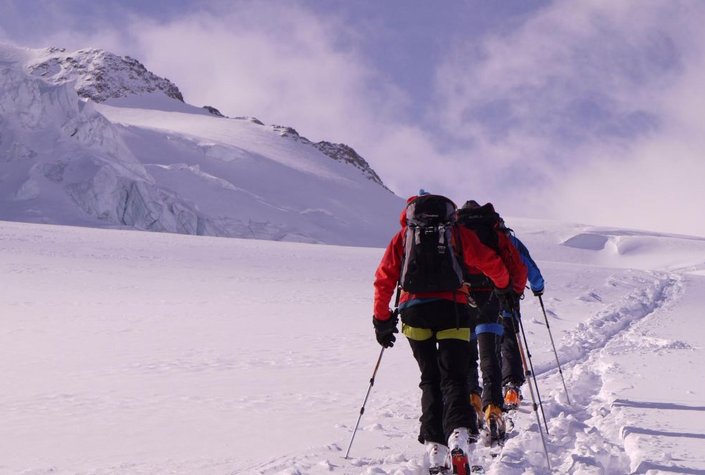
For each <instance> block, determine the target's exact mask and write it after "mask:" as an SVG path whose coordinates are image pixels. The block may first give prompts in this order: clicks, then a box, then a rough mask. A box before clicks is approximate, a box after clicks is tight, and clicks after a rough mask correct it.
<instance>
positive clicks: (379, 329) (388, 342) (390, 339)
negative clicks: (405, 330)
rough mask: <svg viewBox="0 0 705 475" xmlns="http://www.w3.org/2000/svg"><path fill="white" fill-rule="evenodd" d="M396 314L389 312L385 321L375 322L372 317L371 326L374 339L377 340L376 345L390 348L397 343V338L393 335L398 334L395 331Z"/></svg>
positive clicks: (397, 330)
mask: <svg viewBox="0 0 705 475" xmlns="http://www.w3.org/2000/svg"><path fill="white" fill-rule="evenodd" d="M397 320H398V318H397V314H396V312H391V313H390V315H389V318H388V319H387V320H377V319H376V318H375V317H374V316H373V317H372V324H373V325H374V327H375V338H377V343H379V344H380V345H382V346H383V347H385V348H391V347H392V346H394V342H395V341H397V337H395V336H394V334H395V333H399V329H397Z"/></svg>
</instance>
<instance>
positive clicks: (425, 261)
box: [399, 195, 463, 293]
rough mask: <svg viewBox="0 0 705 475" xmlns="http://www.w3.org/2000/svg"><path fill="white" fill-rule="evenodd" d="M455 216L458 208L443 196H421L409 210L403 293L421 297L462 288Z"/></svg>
mask: <svg viewBox="0 0 705 475" xmlns="http://www.w3.org/2000/svg"><path fill="white" fill-rule="evenodd" d="M455 213H456V206H455V204H454V203H453V202H452V201H451V200H449V199H448V198H446V197H445V196H440V195H421V196H419V197H418V198H416V199H415V200H414V201H412V202H411V203H409V205H408V206H407V207H406V226H407V227H406V233H405V235H404V258H403V263H402V270H401V277H400V279H399V281H400V284H401V287H402V289H404V290H406V291H407V292H412V293H419V292H446V291H454V290H457V289H459V288H460V286H461V285H462V283H463V270H462V267H461V265H460V263H459V261H458V257H457V256H456V254H455V250H454V249H453V243H452V236H453V230H454V225H455V218H456V215H455Z"/></svg>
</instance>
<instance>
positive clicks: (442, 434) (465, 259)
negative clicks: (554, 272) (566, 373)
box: [373, 190, 544, 473]
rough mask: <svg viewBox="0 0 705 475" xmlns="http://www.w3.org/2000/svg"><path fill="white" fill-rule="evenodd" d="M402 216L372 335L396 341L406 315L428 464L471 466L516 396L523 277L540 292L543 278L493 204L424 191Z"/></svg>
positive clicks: (496, 434) (461, 469)
mask: <svg viewBox="0 0 705 475" xmlns="http://www.w3.org/2000/svg"><path fill="white" fill-rule="evenodd" d="M400 219H401V229H400V230H399V231H398V232H397V233H396V234H395V235H394V237H393V238H392V240H391V242H390V243H389V245H388V246H387V249H386V251H385V253H384V256H383V257H382V260H381V262H380V263H379V266H378V267H377V270H376V272H375V281H374V310H373V312H374V316H373V324H374V330H375V336H376V339H377V341H378V342H379V344H380V345H382V346H383V347H384V348H389V347H392V346H393V345H394V342H395V341H396V336H395V334H396V333H398V331H399V330H398V328H397V323H398V318H399V317H401V322H402V325H401V332H402V334H403V335H404V336H406V338H407V339H408V341H409V344H410V346H411V350H412V353H413V356H414V358H415V359H416V361H417V363H418V366H419V369H420V372H421V381H420V383H419V387H420V388H421V417H420V419H419V420H420V422H421V427H420V433H419V441H420V442H421V443H423V444H425V446H426V450H427V453H428V457H429V464H430V467H431V473H446V472H447V471H449V470H451V469H453V472H454V473H469V465H468V454H469V450H470V446H471V444H472V443H474V442H476V441H477V440H478V438H479V434H480V429H483V430H484V431H485V433H486V434H487V435H488V437H489V440H490V441H501V440H503V439H504V437H505V430H506V428H505V419H504V417H503V413H504V412H506V411H507V410H510V409H513V408H516V407H517V406H518V405H519V403H520V400H521V392H520V387H521V386H522V384H523V383H524V375H525V370H524V366H523V361H522V357H523V355H522V354H520V350H521V348H520V344H519V342H518V340H517V335H516V334H517V331H518V319H519V318H520V314H519V301H520V298H522V296H523V294H524V289H525V287H526V284H527V280H528V281H529V284H530V288H531V290H532V292H533V293H534V295H541V294H542V293H543V290H544V281H543V277H542V276H541V272H540V271H539V269H538V267H537V266H536V263H535V262H534V261H533V260H532V259H531V256H530V255H529V252H528V250H527V249H526V246H524V244H523V243H521V241H519V239H517V238H516V236H514V234H513V233H512V231H511V230H510V229H508V228H507V227H506V226H505V224H504V221H503V220H502V218H501V217H500V216H499V214H497V213H496V212H495V210H494V207H493V206H492V204H491V203H487V204H485V205H484V206H480V205H479V204H478V203H477V202H475V201H472V200H471V201H467V202H466V203H465V205H464V206H463V207H462V208H461V209H457V207H456V205H455V204H454V203H453V202H452V201H451V200H450V199H448V198H446V197H444V196H441V195H433V194H429V193H426V192H424V191H423V190H421V191H420V192H419V194H418V195H415V196H412V197H410V198H409V199H408V200H407V206H406V207H405V209H404V210H403V211H402V213H401V218H400ZM395 291H396V293H397V297H396V301H397V304H396V305H395V307H396V308H395V309H394V310H390V308H389V303H390V301H391V299H392V296H393V295H394V293H395ZM478 359H479V366H480V373H481V377H482V384H481V385H480V383H479V375H478ZM449 465H450V466H449Z"/></svg>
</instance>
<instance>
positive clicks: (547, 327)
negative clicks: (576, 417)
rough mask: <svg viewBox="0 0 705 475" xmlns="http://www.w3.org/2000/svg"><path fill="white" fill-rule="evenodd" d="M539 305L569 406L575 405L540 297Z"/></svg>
mask: <svg viewBox="0 0 705 475" xmlns="http://www.w3.org/2000/svg"><path fill="white" fill-rule="evenodd" d="M538 298H539V303H540V304H541V310H542V311H543V319H544V320H545V321H546V329H547V330H548V336H549V337H550V338H551V346H552V347H553V354H554V355H555V356H556V364H557V365H558V372H559V373H560V375H561V381H563V389H564V390H565V397H566V399H567V400H568V404H569V405H571V406H572V405H573V404H572V403H571V402H570V396H569V395H568V387H567V386H566V385H565V378H564V377H563V369H562V368H561V362H560V361H559V360H558V352H557V351H556V344H555V343H554V342H553V334H552V333H551V326H550V325H549V324H548V317H547V316H546V307H544V306H543V299H542V298H541V296H540V295H538Z"/></svg>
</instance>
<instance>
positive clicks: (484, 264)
mask: <svg viewBox="0 0 705 475" xmlns="http://www.w3.org/2000/svg"><path fill="white" fill-rule="evenodd" d="M459 229H460V241H461V243H462V248H463V261H464V263H465V265H466V266H468V267H475V268H477V269H479V270H480V271H481V272H482V273H483V274H485V275H486V276H487V277H489V278H490V279H491V280H492V282H493V283H494V285H495V287H497V288H498V289H503V288H506V287H507V286H508V285H509V282H510V281H509V271H508V270H507V267H506V266H505V265H504V262H502V258H501V257H499V255H498V254H497V253H496V252H495V251H494V250H493V249H492V248H490V247H487V246H485V245H484V244H482V242H481V241H480V239H479V238H478V237H477V235H476V234H475V233H474V232H473V231H470V230H469V229H466V228H463V227H460V228H459Z"/></svg>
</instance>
